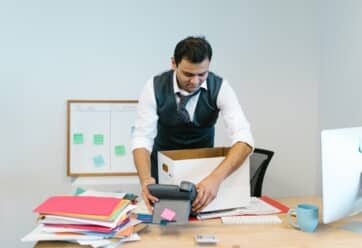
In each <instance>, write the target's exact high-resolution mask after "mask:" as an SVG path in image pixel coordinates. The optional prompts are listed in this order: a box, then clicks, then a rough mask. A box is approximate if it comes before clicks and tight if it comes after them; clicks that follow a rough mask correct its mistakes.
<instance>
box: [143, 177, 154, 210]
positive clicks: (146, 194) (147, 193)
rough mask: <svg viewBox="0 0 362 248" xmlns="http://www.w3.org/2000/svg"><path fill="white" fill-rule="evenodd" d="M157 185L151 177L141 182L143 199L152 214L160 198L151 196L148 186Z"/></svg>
mask: <svg viewBox="0 0 362 248" xmlns="http://www.w3.org/2000/svg"><path fill="white" fill-rule="evenodd" d="M154 183H156V180H155V179H154V178H153V177H149V178H146V179H143V180H142V182H141V187H142V198H143V200H144V201H145V204H146V207H147V209H148V210H149V211H150V212H151V213H152V209H153V207H152V206H153V204H154V203H156V202H158V198H157V197H154V196H153V195H151V193H150V191H149V190H148V187H147V185H149V184H154Z"/></svg>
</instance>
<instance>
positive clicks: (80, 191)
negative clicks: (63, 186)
mask: <svg viewBox="0 0 362 248" xmlns="http://www.w3.org/2000/svg"><path fill="white" fill-rule="evenodd" d="M84 192H85V190H84V189H82V188H80V187H77V188H76V189H75V192H74V195H80V194H82V193H84Z"/></svg>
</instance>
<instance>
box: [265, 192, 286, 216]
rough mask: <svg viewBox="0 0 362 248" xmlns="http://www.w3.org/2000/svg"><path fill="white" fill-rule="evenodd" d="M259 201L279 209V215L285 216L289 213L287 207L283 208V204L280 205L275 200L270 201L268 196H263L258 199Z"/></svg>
mask: <svg viewBox="0 0 362 248" xmlns="http://www.w3.org/2000/svg"><path fill="white" fill-rule="evenodd" d="M260 199H261V200H263V201H264V202H266V203H268V204H270V205H272V206H273V207H275V208H277V209H279V210H280V212H279V213H280V214H286V213H288V211H289V208H288V207H287V206H285V205H284V204H282V203H280V202H278V201H276V200H274V199H272V198H270V197H268V196H265V195H263V196H261V197H260Z"/></svg>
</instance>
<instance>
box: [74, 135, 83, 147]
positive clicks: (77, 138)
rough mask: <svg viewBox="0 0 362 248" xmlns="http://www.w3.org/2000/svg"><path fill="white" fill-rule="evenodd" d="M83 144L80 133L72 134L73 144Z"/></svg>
mask: <svg viewBox="0 0 362 248" xmlns="http://www.w3.org/2000/svg"><path fill="white" fill-rule="evenodd" d="M83 143H84V139H83V134H82V133H75V134H73V144H75V145H79V144H83Z"/></svg>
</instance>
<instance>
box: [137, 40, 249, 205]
mask: <svg viewBox="0 0 362 248" xmlns="http://www.w3.org/2000/svg"><path fill="white" fill-rule="evenodd" d="M211 57H212V49H211V46H210V44H209V43H208V42H207V40H206V39H205V38H203V37H187V38H185V39H184V40H182V41H180V42H179V43H178V44H177V45H176V47H175V51H174V57H172V58H171V64H172V70H170V71H166V72H164V73H161V74H159V75H157V76H155V77H153V78H152V79H151V80H149V81H148V82H147V84H146V86H145V88H144V89H143V93H142V95H141V97H140V100H139V104H138V113H137V118H136V121H135V130H134V133H133V141H132V142H133V144H132V150H133V157H134V162H135V164H136V167H137V171H138V176H139V179H140V182H141V187H142V197H143V199H144V201H145V203H146V206H147V207H148V208H149V210H151V208H152V207H151V204H152V203H155V202H156V201H157V200H158V199H157V198H156V197H154V196H152V195H151V194H150V192H149V191H148V189H147V185H148V184H152V183H156V182H157V181H158V168H157V151H162V150H175V149H190V148H205V147H213V145H214V134H215V130H214V125H215V123H216V120H217V118H218V114H219V112H220V114H221V115H222V117H223V119H224V122H225V124H226V128H227V131H228V134H229V136H230V138H231V140H232V147H231V149H230V151H229V153H228V155H227V156H226V157H225V159H224V160H223V161H222V162H221V164H220V165H218V167H217V168H215V169H214V170H213V171H212V172H211V173H210V174H209V175H205V178H204V179H203V180H202V181H201V182H199V183H198V184H197V185H196V188H197V192H198V194H197V198H196V199H195V200H194V202H193V205H192V208H193V211H195V212H200V211H201V210H202V209H203V208H205V207H206V206H207V205H208V204H209V203H210V202H211V201H212V200H213V199H214V198H215V197H216V195H217V192H218V190H219V186H220V184H221V182H222V181H223V180H224V179H225V178H226V177H227V176H229V175H230V174H231V173H233V172H234V171H235V170H236V169H238V168H239V167H240V165H241V164H242V163H243V161H244V160H245V159H246V157H247V156H248V155H249V154H250V153H251V151H252V148H253V146H254V144H253V137H252V134H251V131H250V128H249V123H248V121H247V120H246V118H245V116H244V113H243V111H242V109H241V107H240V104H239V102H238V99H237V97H236V95H235V93H234V91H233V90H232V89H231V87H230V85H229V84H228V82H227V81H225V80H223V79H222V78H220V77H219V76H217V75H216V74H214V73H212V72H209V65H210V61H211Z"/></svg>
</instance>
